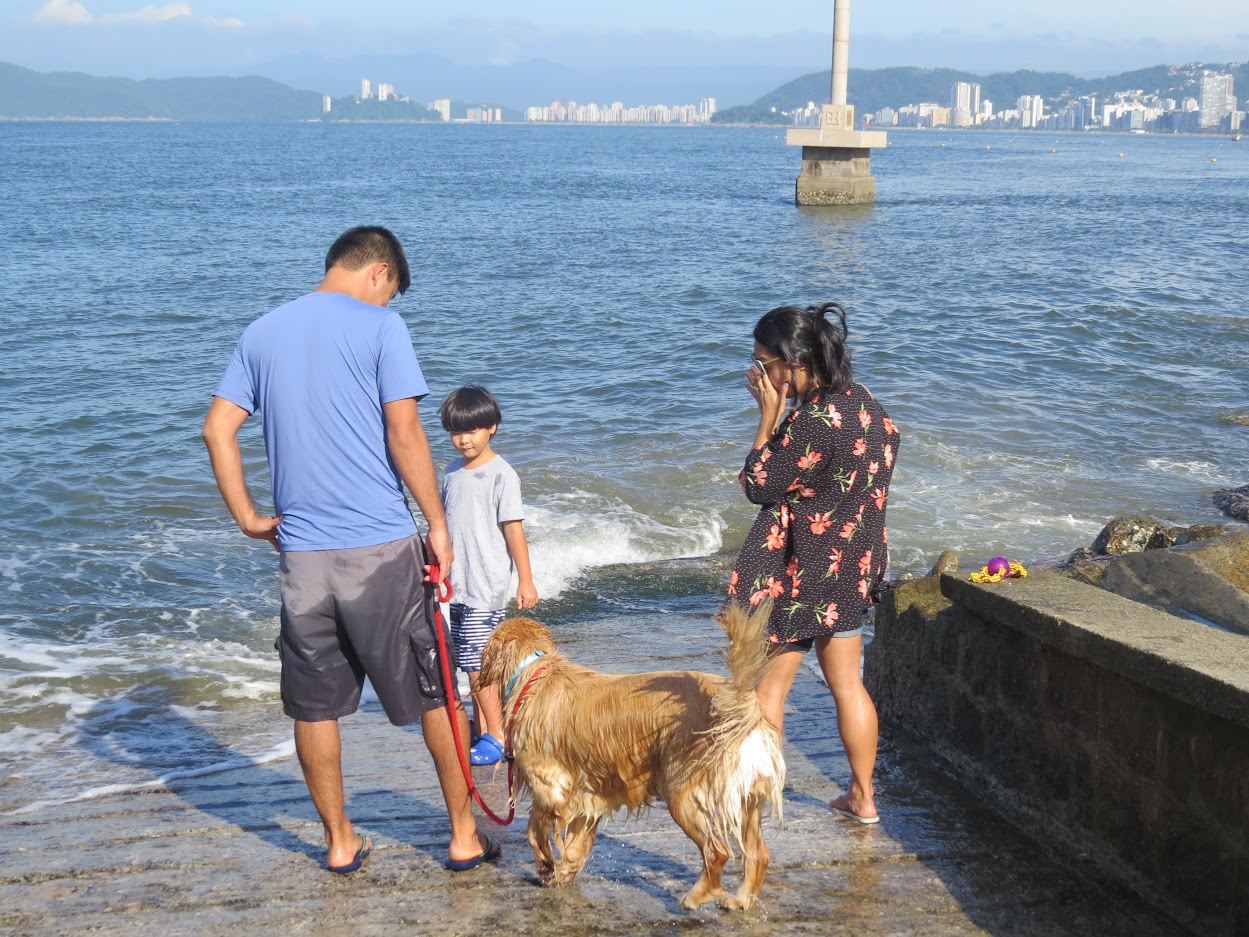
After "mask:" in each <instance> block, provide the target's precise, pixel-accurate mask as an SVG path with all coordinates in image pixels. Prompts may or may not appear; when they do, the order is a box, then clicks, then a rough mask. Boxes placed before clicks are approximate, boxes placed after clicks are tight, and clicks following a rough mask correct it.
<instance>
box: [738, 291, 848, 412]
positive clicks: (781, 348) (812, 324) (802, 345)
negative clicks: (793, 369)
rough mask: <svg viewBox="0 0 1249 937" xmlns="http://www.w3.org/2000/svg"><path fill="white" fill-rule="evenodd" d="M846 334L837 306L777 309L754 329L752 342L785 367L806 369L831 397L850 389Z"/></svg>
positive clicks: (824, 305) (844, 317)
mask: <svg viewBox="0 0 1249 937" xmlns="http://www.w3.org/2000/svg"><path fill="white" fill-rule="evenodd" d="M849 334H850V330H849V328H847V326H846V310H844V309H842V308H841V306H839V305H838V304H837V303H823V304H821V305H819V306H808V307H807V308H806V309H803V308H802V307H800V306H778V307H777V308H776V309H773V310H772V311H771V312H768V313H765V314H764V316H763V318H762V319H760V320H759V323H758V324H757V325H756V326H755V341H756V342H758V343H759V344H760V345H762V346H763V347H764V348H767V349H770V350H771V351H774V352H776V354H778V355H780V356H781V357H782V358H783V359H784V360H785V362H786V363H787V364H791V365H798V364H801V365H806V367H807V369H808V370H810V372H811V376H812V377H813V378H814V379H815V381H816V383H817V384H819V386H821V387H826V388H828V389H829V390H830V391H831V392H833V393H835V394H838V393H841V392H842V391H846V390H849V389H850V383H851V380H852V378H851V376H850V351H849V349H847V348H846V337H847V336H848V335H849Z"/></svg>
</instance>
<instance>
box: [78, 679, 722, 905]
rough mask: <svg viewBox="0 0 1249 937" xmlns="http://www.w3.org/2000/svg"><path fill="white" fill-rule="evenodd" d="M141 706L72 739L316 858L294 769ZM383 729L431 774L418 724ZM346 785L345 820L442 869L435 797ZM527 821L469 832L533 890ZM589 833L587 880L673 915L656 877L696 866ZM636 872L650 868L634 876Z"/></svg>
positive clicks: (571, 893) (316, 821)
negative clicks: (636, 895)
mask: <svg viewBox="0 0 1249 937" xmlns="http://www.w3.org/2000/svg"><path fill="white" fill-rule="evenodd" d="M157 692H160V691H157ZM145 695H149V696H150V694H145ZM128 702H131V703H132V702H134V701H133V700H130V701H128ZM143 703H144V705H143V706H142V707H141V710H142V711H144V712H145V713H146V714H145V715H143V716H141V717H135V716H131V715H129V713H128V711H127V708H126V707H125V706H120V707H119V706H118V705H117V704H116V703H108V702H102V703H98V704H96V706H94V707H93V708H92V709H91V710H90V711H89V712H88V713H87V714H86V715H85V716H84V717H83V719H82V722H81V724H80V727H79V738H80V744H82V746H83V747H84V748H85V749H86V750H87V751H89V752H90V753H91V754H92V755H94V756H96V757H98V758H102V759H105V760H107V761H111V762H113V763H115V764H119V765H124V766H125V767H128V768H136V769H140V770H141V771H143V772H144V773H145V774H148V775H149V776H151V777H153V778H155V779H158V780H159V781H160V782H162V783H163V784H164V786H165V787H167V788H168V789H169V790H170V791H171V792H172V793H173V794H174V795H175V796H177V797H178V798H179V799H180V800H182V801H183V802H184V803H186V804H188V805H189V806H191V807H193V808H195V809H196V810H199V811H202V812H203V813H205V814H208V815H210V816H213V817H216V818H217V819H219V820H221V821H223V822H224V823H227V824H229V825H230V826H232V827H236V828H237V829H240V830H242V831H243V832H245V833H249V834H251V835H253V836H255V837H256V838H257V839H259V840H261V841H262V842H264V843H265V844H267V845H269V846H272V847H273V848H275V849H280V850H283V851H285V852H290V853H294V854H296V855H302V856H306V857H308V859H309V860H310V861H312V862H313V863H315V864H317V865H323V864H324V862H325V847H324V845H323V843H322V841H321V835H320V832H321V831H320V818H319V817H318V816H317V813H316V810H315V808H314V807H313V804H312V800H311V797H310V796H309V794H308V788H307V786H306V785H305V783H304V780H303V776H302V774H301V773H300V772H299V770H298V768H295V769H294V770H283V769H281V768H278V767H276V766H274V765H272V764H267V763H257V761H256V758H255V757H253V756H249V755H245V754H243V753H241V752H239V751H236V750H235V749H232V748H230V747H229V746H226V745H223V744H222V743H221V742H220V741H219V740H218V739H217V738H216V736H214V735H213V734H212V732H210V731H209V730H208V729H206V728H205V727H203V726H201V725H199V724H197V723H196V722H195V721H193V720H192V719H190V718H188V717H187V716H185V715H183V714H182V713H181V712H179V711H178V710H177V709H176V708H174V706H173V704H172V703H171V702H169V701H168V700H163V701H158V700H155V699H152V698H148V699H145V700H143ZM373 709H375V707H366V708H365V712H366V714H367V716H368V717H372V718H378V719H385V716H384V715H382V714H381V712H380V710H378V711H371V710H373ZM351 729H352V726H350V725H347V726H344V728H343V735H344V749H348V748H349V747H350V736H351ZM388 730H389V731H390V732H393V733H395V734H396V735H395V745H396V746H400V745H401V746H403V748H405V749H406V750H408V751H410V753H411V756H412V759H411V760H412V766H413V767H414V768H423V769H425V770H427V771H428V772H429V773H430V774H431V775H432V774H433V763H432V759H431V758H430V755H429V753H428V751H427V750H426V749H425V742H424V740H423V739H422V738H421V732H420V729H419V724H414V725H413V726H408V727H405V728H402V729H396V728H394V727H388ZM400 733H401V734H402V738H403V741H402V742H401V741H400V740H399V734H400ZM392 750H393V749H392ZM277 757H280V758H281V759H282V761H283V762H284V763H286V760H287V759H288V758H289V759H293V758H294V755H293V750H292V751H291V752H290V753H283V754H281V755H279V756H277ZM489 779H491V776H490V775H488V774H483V773H481V772H479V773H478V774H477V775H476V776H475V778H474V780H475V781H476V782H477V783H478V784H480V785H481V786H482V788H484V790H483V791H482V796H483V797H486V798H487V800H486V802H487V803H488V804H490V806H491V807H492V808H493V809H494V810H495V812H496V813H501V812H502V808H503V807H504V806H505V805H504V801H505V800H506V784H502V785H500V784H498V783H497V779H494V782H493V783H492V782H491V780H489ZM346 788H347V789H346V791H345V793H346V796H347V809H348V814H349V816H350V817H351V820H352V823H353V825H358V826H359V828H360V829H361V830H362V831H363V832H366V833H370V834H379V835H383V836H386V837H388V838H391V839H394V840H395V841H397V842H401V843H406V844H407V845H410V846H411V847H412V848H413V849H414V850H415V851H416V852H419V853H424V854H426V855H427V856H429V857H430V859H431V860H433V861H434V862H435V863H437V864H438V865H439V866H441V865H442V863H443V861H444V860H445V859H446V842H447V838H448V835H449V832H448V820H447V813H446V807H445V805H444V804H443V802H442V800H441V797H439V799H438V800H437V801H434V800H426V799H424V798H422V797H418V796H414V795H413V794H412V793H411V792H406V791H395V790H391V789H387V788H384V787H376V786H373V787H367V788H363V789H356V790H353V789H352V787H351V781H350V779H347V782H346ZM658 809H660V810H662V809H663V808H662V807H659V808H658ZM527 822H528V816H527V815H526V814H524V813H520V812H518V813H517V815H516V817H515V819H514V820H513V822H512V824H511V825H509V826H506V827H505V826H501V825H498V824H496V823H494V822H493V821H491V820H489V819H486V818H483V817H480V816H479V817H478V829H479V830H480V831H481V832H483V833H485V834H488V835H490V836H492V837H494V838H496V839H499V838H500V833H501V832H502V831H504V830H507V831H509V832H508V833H506V834H504V836H503V837H502V838H503V841H504V842H505V844H506V846H505V848H506V849H507V850H508V851H509V852H510V853H511V861H509V863H508V864H509V865H512V864H513V863H514V865H513V868H515V867H516V866H519V867H520V869H521V875H522V876H523V877H525V878H528V879H530V880H531V881H532V882H533V883H534V887H535V888H537V887H538V886H537V877H536V873H535V871H534V868H533V864H532V858H531V853H530V848H529V842H528V839H527V838H526V835H525V826H526V824H527ZM290 827H295V828H297V829H298V828H299V827H305V828H306V829H307V834H306V836H301V835H298V834H297V833H296V832H294V831H292V829H290ZM620 829H621V830H624V829H626V827H623V826H621V827H620ZM678 835H682V834H678ZM598 839H599V841H598V844H597V845H596V847H595V850H594V852H593V853H592V854H591V856H590V860H589V862H588V864H587V872H588V873H589V876H592V877H596V878H597V877H601V878H604V879H607V880H609V881H612V882H615V883H618V884H628V885H631V886H633V887H636V888H638V889H639V890H641V891H643V892H645V893H646V894H648V895H650V896H651V897H653V898H655V899H657V900H659V901H661V902H663V903H664V905H665V907H667V909H668V910H670V911H671V912H672V913H673V914H681V913H683V912H681V910H680V908H679V906H678V904H677V901H678V899H679V898H680V895H681V894H683V893H684V891H683V890H680V891H669V890H668V889H667V888H666V887H665V886H664V885H663V884H662V880H664V879H666V880H671V881H676V882H685V881H686V880H687V879H688V880H689V882H692V881H693V879H694V877H696V876H697V874H698V873H697V870H696V869H694V868H693V867H692V866H691V865H689V864H687V863H683V862H681V861H680V860H679V859H677V858H673V857H669V856H666V855H663V854H659V853H654V852H649V851H647V850H645V849H641V848H639V847H637V846H635V845H633V844H632V843H630V842H629V841H628V840H627V839H626V838H622V837H620V836H615V835H612V834H611V833H610V832H605V833H601V834H600V835H599V838H598ZM690 850H691V852H690V855H691V857H695V858H696V857H697V852H696V850H694V847H693V845H692V844H690ZM643 870H644V871H645V872H648V873H651V874H638V873H639V872H641V871H643ZM585 874H586V873H584V872H583V875H585ZM685 887H688V885H686V886H685ZM561 892H562V893H564V894H565V895H566V896H567V898H568V900H574V901H575V900H577V899H576V897H575V896H576V895H577V890H576V886H575V885H574V886H573V887H572V888H570V889H561Z"/></svg>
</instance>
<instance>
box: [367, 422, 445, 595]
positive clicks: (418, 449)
mask: <svg viewBox="0 0 1249 937" xmlns="http://www.w3.org/2000/svg"><path fill="white" fill-rule="evenodd" d="M382 412H383V414H384V415H385V418H386V448H387V449H389V450H390V457H391V458H392V459H393V460H394V462H395V468H397V469H398V470H399V477H400V478H402V479H403V483H404V484H405V485H407V486H408V491H410V492H412V497H413V498H415V499H416V505H417V507H419V508H420V509H421V514H423V515H424V516H425V523H426V525H427V526H428V527H429V534H428V535H427V537H426V544H427V546H428V547H429V561H430V563H432V564H434V565H436V566H437V567H438V569H439V573H440V578H443V579H445V578H446V577H447V574H448V573H449V572H450V571H451V563H452V561H453V560H454V559H455V555H454V554H453V553H452V550H451V538H450V536H448V534H447V517H446V515H445V514H444V513H443V510H442V496H441V495H440V494H439V493H438V476H437V473H436V472H435V471H434V457H433V455H432V453H430V451H429V439H428V438H427V437H426V436H425V427H423V426H422V425H421V416H420V412H419V411H418V410H417V406H416V400H415V399H414V398H412V397H405V398H403V399H402V400H392V401H391V402H390V403H386V404H382Z"/></svg>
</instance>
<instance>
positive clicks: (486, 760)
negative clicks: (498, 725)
mask: <svg viewBox="0 0 1249 937" xmlns="http://www.w3.org/2000/svg"><path fill="white" fill-rule="evenodd" d="M468 760H469V761H470V762H472V763H473V764H474V765H496V764H498V763H499V762H500V761H502V760H503V743H502V742H500V741H499V740H498V739H496V738H495V737H494V736H493V735H491V734H490V733H489V732H485V733H482V736H481V738H480V739H478V740H477V744H476V745H474V746H473V747H472V748H471V749H470V750H469V753H468Z"/></svg>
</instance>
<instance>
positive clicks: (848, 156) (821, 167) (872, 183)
mask: <svg viewBox="0 0 1249 937" xmlns="http://www.w3.org/2000/svg"><path fill="white" fill-rule="evenodd" d="M794 201H795V202H797V203H798V204H799V205H859V204H862V203H863V202H874V201H876V177H875V176H873V175H872V159H871V150H868V149H860V148H852V147H833V146H804V147H803V148H802V171H801V172H800V173H799V175H798V178H797V180H796V181H795V183H794Z"/></svg>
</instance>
